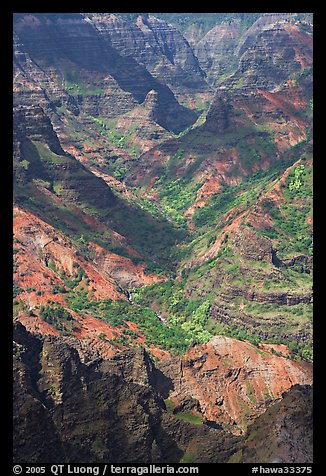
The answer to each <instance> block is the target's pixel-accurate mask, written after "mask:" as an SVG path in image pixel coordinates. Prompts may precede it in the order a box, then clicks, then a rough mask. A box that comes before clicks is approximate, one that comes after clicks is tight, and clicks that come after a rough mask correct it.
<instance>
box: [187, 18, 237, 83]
mask: <svg viewBox="0 0 326 476" xmlns="http://www.w3.org/2000/svg"><path fill="white" fill-rule="evenodd" d="M240 29H241V25H240V21H239V20H234V21H232V22H231V23H222V24H220V25H216V26H215V27H214V28H213V29H212V30H210V31H209V32H208V33H207V34H206V35H205V36H204V37H203V38H202V39H201V40H200V41H199V42H198V43H197V45H196V47H195V51H196V56H197V58H198V61H199V64H200V66H201V67H202V69H203V70H204V71H205V72H206V77H207V81H208V82H209V83H210V84H212V85H215V82H216V80H217V79H218V78H220V77H221V76H223V75H226V74H227V73H231V72H232V71H233V70H234V69H235V68H236V66H237V60H238V57H237V55H236V54H235V49H236V46H237V44H238V39H239V35H240V31H241V30H240Z"/></svg>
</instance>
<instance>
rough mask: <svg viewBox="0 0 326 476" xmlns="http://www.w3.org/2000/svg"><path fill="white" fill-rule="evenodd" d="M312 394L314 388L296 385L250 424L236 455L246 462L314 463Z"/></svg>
mask: <svg viewBox="0 0 326 476" xmlns="http://www.w3.org/2000/svg"><path fill="white" fill-rule="evenodd" d="M312 397H313V395H312V387H310V386H308V385H305V386H299V385H295V386H294V387H292V389H291V390H290V392H288V393H287V394H285V395H283V399H282V400H281V401H280V402H278V403H276V404H275V405H273V406H272V407H271V408H270V409H268V410H267V411H266V412H265V413H264V414H263V415H262V416H261V417H260V418H259V419H257V421H256V422H255V423H254V424H253V425H252V426H251V427H250V430H249V432H248V435H247V436H246V438H245V441H244V445H243V448H242V450H239V453H238V455H237V456H234V458H235V459H237V458H239V457H240V461H241V462H242V463H254V462H257V461H268V462H270V463H284V462H285V461H287V462H291V463H292V462H293V463H312V462H313V452H312V446H313V415H312V408H313V400H312ZM294 442H295V443H294Z"/></svg>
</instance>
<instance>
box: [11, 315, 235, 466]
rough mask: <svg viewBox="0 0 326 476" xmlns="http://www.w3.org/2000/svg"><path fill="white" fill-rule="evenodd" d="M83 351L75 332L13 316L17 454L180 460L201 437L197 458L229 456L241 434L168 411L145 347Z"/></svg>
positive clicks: (42, 458)
mask: <svg viewBox="0 0 326 476" xmlns="http://www.w3.org/2000/svg"><path fill="white" fill-rule="evenodd" d="M80 351H81V349H80V344H79V342H78V340H77V339H74V338H72V337H68V338H62V337H53V336H47V337H41V336H40V335H31V334H29V333H28V332H27V331H26V329H25V328H24V327H23V326H22V325H21V324H19V323H18V324H16V326H15V335H14V372H15V387H14V401H15V407H14V458H15V461H19V462H21V463H23V462H35V463H37V462H39V463H41V462H42V463H45V462H49V463H50V462H52V463H54V462H57V463H58V462H103V461H105V462H112V463H113V462H120V463H121V462H125V463H128V462H132V463H150V462H178V461H179V460H180V458H181V457H182V455H183V454H184V453H186V452H187V451H189V447H194V448H196V445H197V444H198V445H199V443H200V445H199V448H198V451H199V455H198V460H199V461H206V462H208V461H215V462H225V461H227V460H228V458H229V457H230V456H231V455H232V454H233V453H234V452H235V450H236V447H237V446H236V445H237V443H238V439H237V438H236V437H234V436H232V435H229V434H228V433H227V432H225V431H223V430H214V431H212V430H211V429H209V427H207V426H206V425H198V426H197V425H193V424H190V423H185V422H182V421H181V420H179V419H176V418H175V417H174V416H173V415H171V414H168V413H167V412H166V410H165V404H164V402H163V400H162V397H161V396H160V395H159V394H158V393H157V392H156V390H155V389H154V388H153V387H152V386H151V381H152V380H153V378H154V377H153V375H154V373H155V368H154V365H153V363H152V362H151V361H150V359H149V356H148V355H147V353H146V352H145V351H144V350H142V349H140V348H137V349H134V350H128V351H125V352H122V353H120V354H119V355H117V356H116V357H114V358H113V359H110V360H105V361H103V360H102V359H100V358H98V354H97V353H94V354H93V356H92V352H91V350H90V349H89V351H88V354H87V358H85V354H83V357H81V356H80V354H79V352H80ZM83 352H85V349H84V351H83ZM81 359H82V360H81ZM31 435H32V436H31ZM204 443H205V444H204ZM200 448H202V449H200ZM196 451H197V450H196Z"/></svg>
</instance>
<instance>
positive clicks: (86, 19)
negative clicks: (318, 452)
mask: <svg viewBox="0 0 326 476" xmlns="http://www.w3.org/2000/svg"><path fill="white" fill-rule="evenodd" d="M189 15H190V14H181V13H180V14H169V13H166V14H164V13H162V14H149V13H142V14H133V13H130V14H126V13H121V14H119V13H85V14H81V13H69V14H68V13H17V14H15V15H14V38H13V41H14V56H13V59H14V82H13V87H14V92H13V125H14V129H13V132H14V134H13V174H14V215H13V217H14V225H13V232H14V241H13V253H14V301H13V320H14V397H15V403H14V458H15V461H17V462H21V463H47V462H51V463H57V462H70V463H74V462H83V463H87V462H89V463H91V462H92V463H96V462H121V461H123V462H126V463H151V462H157V463H169V462H170V463H178V462H179V463H193V462H213V463H247V462H261V463H273V462H283V463H310V462H312V388H313V387H312V385H313V373H312V362H313V328H312V306H313V293H312V279H313V208H312V205H313V200H312V195H313V191H312V184H313V130H312V123H313V121H312V119H313V22H312V15H311V14H295V13H275V14H270V13H266V14H250V13H247V14H236V13H235V14H209V13H207V14H191V16H189ZM38 425H41V427H42V432H43V434H44V435H46V438H42V439H40V436H39V434H38V432H37V431H36V428H38ZM266 441H267V442H268V443H269V444H268V445H266V444H265V442H266ZM291 442H292V443H291Z"/></svg>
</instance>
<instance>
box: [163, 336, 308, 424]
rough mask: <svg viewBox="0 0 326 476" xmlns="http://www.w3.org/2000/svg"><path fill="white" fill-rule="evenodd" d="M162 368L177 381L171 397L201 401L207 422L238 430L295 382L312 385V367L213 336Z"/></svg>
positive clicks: (165, 363)
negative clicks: (208, 340)
mask: <svg viewBox="0 0 326 476" xmlns="http://www.w3.org/2000/svg"><path fill="white" fill-rule="evenodd" d="M158 368H159V369H160V370H161V372H163V374H164V375H166V376H167V377H169V378H170V379H171V381H172V382H173V387H172V390H171V391H170V394H169V395H170V398H172V399H173V400H174V401H175V402H176V404H179V405H180V404H181V405H183V404H184V402H187V401H188V400H194V401H197V402H198V404H199V408H200V410H201V412H202V413H203V414H204V415H205V416H206V418H207V419H208V420H211V421H215V422H222V423H224V424H227V425H228V428H230V430H231V431H234V432H239V429H240V430H241V429H242V430H243V429H245V428H246V427H247V425H248V422H250V421H252V419H254V418H256V417H257V416H258V415H260V414H261V413H263V412H264V411H265V410H266V408H268V406H269V405H270V404H271V403H272V402H275V401H277V400H278V399H280V397H281V395H282V393H283V392H284V391H286V390H288V389H289V388H291V386H292V385H294V384H296V383H300V384H311V381H312V368H311V366H309V365H307V364H298V363H296V362H291V361H289V360H287V359H285V358H283V357H278V356H275V355H272V354H271V353H269V352H266V351H263V350H260V349H259V348H257V347H255V346H253V345H252V344H249V343H247V342H241V341H237V340H235V339H231V338H228V337H214V338H213V339H212V340H211V341H210V342H208V343H207V344H205V345H202V346H199V345H194V346H193V347H191V348H190V349H189V351H188V352H187V353H186V354H185V355H184V356H183V357H182V358H181V359H179V358H174V359H166V360H164V361H162V362H160V363H159V364H158Z"/></svg>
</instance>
